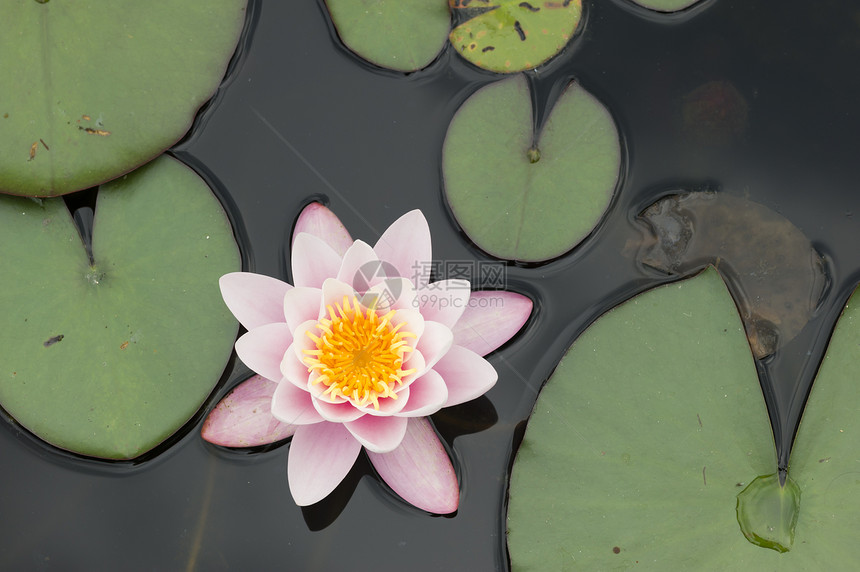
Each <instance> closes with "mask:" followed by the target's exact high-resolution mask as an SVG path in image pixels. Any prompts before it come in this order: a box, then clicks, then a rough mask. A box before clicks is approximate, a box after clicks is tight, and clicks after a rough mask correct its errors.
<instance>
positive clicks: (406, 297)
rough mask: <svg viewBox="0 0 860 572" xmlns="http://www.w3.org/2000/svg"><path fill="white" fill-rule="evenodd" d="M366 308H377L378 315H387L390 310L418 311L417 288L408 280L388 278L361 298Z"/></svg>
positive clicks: (375, 285)
mask: <svg viewBox="0 0 860 572" xmlns="http://www.w3.org/2000/svg"><path fill="white" fill-rule="evenodd" d="M361 303H362V304H363V305H364V306H365V307H368V308H369V307H371V306H374V305H375V306H376V308H377V311H378V313H380V314H385V313H386V312H388V311H390V310H411V311H415V312H417V311H418V302H417V298H416V295H415V286H414V285H413V284H412V281H411V280H407V279H406V278H399V277H395V278H386V279H384V280H381V281H379V282H378V283H376V284H374V285H373V287H372V288H370V289H369V290H368V291H367V292H365V294H364V295H363V296H362V297H361Z"/></svg>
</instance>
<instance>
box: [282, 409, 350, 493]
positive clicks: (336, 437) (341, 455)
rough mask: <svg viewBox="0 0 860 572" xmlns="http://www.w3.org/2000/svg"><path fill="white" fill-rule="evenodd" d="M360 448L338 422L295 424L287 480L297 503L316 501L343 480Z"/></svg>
mask: <svg viewBox="0 0 860 572" xmlns="http://www.w3.org/2000/svg"><path fill="white" fill-rule="evenodd" d="M360 451H361V444H360V443H359V442H358V441H356V440H355V438H354V437H353V436H352V435H351V434H350V432H349V431H347V430H346V428H345V427H344V426H343V425H341V424H340V423H327V422H325V421H324V422H322V423H315V424H313V425H300V426H299V427H297V428H296V434H295V435H293V441H292V443H290V454H289V460H288V461H287V480H288V482H289V483H290V493H292V495H293V500H295V501H296V504H297V505H299V506H307V505H310V504H314V503H315V502H319V501H321V500H322V499H324V498H325V497H327V496H328V494H329V493H330V492H332V491H333V490H334V489H335V487H337V485H339V484H340V482H341V481H342V480H343V478H344V477H345V476H346V474H347V473H348V472H349V470H350V469H351V468H352V465H353V464H355V460H356V459H357V458H358V453H359V452H360Z"/></svg>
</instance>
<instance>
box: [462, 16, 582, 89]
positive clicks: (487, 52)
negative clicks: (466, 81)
mask: <svg viewBox="0 0 860 572" xmlns="http://www.w3.org/2000/svg"><path fill="white" fill-rule="evenodd" d="M450 3H451V8H452V9H454V10H459V11H461V12H462V13H463V16H464V17H466V18H467V20H466V21H465V22H464V23H463V24H460V25H459V26H457V27H456V28H454V29H453V30H452V31H451V35H450V36H449V37H450V40H451V45H452V46H454V49H455V50H457V51H458V52H459V53H460V54H461V55H462V56H463V57H464V58H466V59H467V60H469V61H470V62H472V63H473V64H475V65H476V66H478V67H481V68H484V69H487V70H490V71H494V72H498V73H511V72H519V71H523V70H527V69H531V68H535V67H537V66H539V65H541V64H542V63H544V62H546V61H547V60H549V59H550V58H552V57H553V56H555V55H556V54H558V53H559V52H560V51H561V50H562V49H564V47H565V46H566V45H567V43H568V42H569V41H570V39H571V38H572V37H573V35H574V32H575V31H576V28H577V26H578V25H579V21H580V19H581V17H582V0H554V1H549V0H529V1H528V2H523V1H522V0H450Z"/></svg>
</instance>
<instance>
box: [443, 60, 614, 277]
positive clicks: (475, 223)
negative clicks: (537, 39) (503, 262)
mask: <svg viewBox="0 0 860 572" xmlns="http://www.w3.org/2000/svg"><path fill="white" fill-rule="evenodd" d="M620 166H621V145H620V142H619V138H618V131H617V129H616V127H615V122H614V121H613V120H612V116H611V115H610V114H609V111H608V110H607V109H606V108H605V107H604V106H603V105H602V104H601V103H600V102H599V101H598V100H597V99H595V97H594V96H592V95H591V94H589V93H588V92H587V91H585V89H583V88H582V87H581V86H580V85H579V84H578V83H572V84H570V85H569V86H568V87H567V89H566V90H565V91H564V92H563V93H562V95H561V96H560V97H559V98H558V101H557V102H556V104H555V107H554V108H553V110H552V112H551V114H550V116H549V118H548V119H547V120H546V122H545V124H544V126H543V128H542V129H541V131H540V133H539V134H535V132H534V121H533V119H532V103H531V97H530V95H529V88H528V84H527V83H526V79H525V77H524V76H522V75H518V76H515V77H512V78H509V79H506V80H504V81H500V82H496V83H494V84H491V85H488V86H486V87H484V88H482V89H480V90H479V91H478V92H476V93H475V94H474V95H472V96H471V97H470V98H469V99H468V100H467V101H466V102H465V103H464V104H463V105H462V107H460V109H459V110H458V111H457V113H456V115H455V116H454V119H453V120H452V121H451V125H450V126H449V127H448V134H447V136H446V137H445V143H444V147H443V150H442V172H443V176H444V183H445V196H446V198H447V199H448V203H449V204H450V205H451V210H452V211H453V213H454V217H455V218H456V219H457V222H458V223H459V224H460V225H461V226H462V227H463V230H464V231H465V232H466V234H468V235H469V238H471V239H472V240H473V241H474V242H475V244H477V245H478V246H479V247H480V248H482V249H483V250H485V251H486V252H488V253H490V254H492V255H494V256H498V257H499V258H507V259H512V260H523V261H542V260H547V259H550V258H554V257H556V256H559V255H561V254H563V253H565V252H566V251H568V250H570V249H571V248H573V247H574V246H576V245H577V244H578V243H579V242H580V241H581V240H582V239H583V238H585V237H586V236H587V235H588V234H589V233H590V232H591V231H592V230H593V229H594V227H595V226H596V225H597V223H598V222H599V220H600V218H601V217H602V216H603V213H604V211H605V210H606V208H607V207H608V206H609V202H610V200H611V198H612V194H613V192H614V191H615V186H616V183H617V181H618V176H619V170H620Z"/></svg>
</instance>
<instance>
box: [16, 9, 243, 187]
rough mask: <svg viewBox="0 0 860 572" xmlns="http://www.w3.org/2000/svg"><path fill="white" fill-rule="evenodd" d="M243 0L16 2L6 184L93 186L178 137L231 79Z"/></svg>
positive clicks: (136, 162)
mask: <svg viewBox="0 0 860 572" xmlns="http://www.w3.org/2000/svg"><path fill="white" fill-rule="evenodd" d="M245 4H246V0H211V1H207V2H174V1H172V0H150V1H148V2H138V1H137V0H113V1H111V2H107V3H105V2H99V1H96V0H76V1H75V2H61V1H54V2H38V1H36V2H33V1H26V0H19V1H16V2H10V3H6V4H5V5H4V7H3V26H4V32H3V34H0V73H2V75H3V77H5V78H15V79H14V81H8V80H7V81H3V82H0V192H4V193H9V194H15V195H28V196H42V197H44V196H55V195H62V194H65V193H69V192H72V191H77V190H80V189H85V188H88V187H92V186H95V185H98V184H99V183H102V182H104V181H107V180H110V179H112V178H114V177H117V176H119V175H121V174H123V173H126V172H128V171H130V170H132V169H134V168H135V167H137V166H139V165H142V164H143V163H145V162H146V161H148V160H150V159H152V158H153V157H155V156H157V155H158V154H160V153H161V152H162V151H164V150H165V149H167V148H168V147H170V146H171V145H172V144H173V143H175V142H176V141H178V140H179V139H180V138H181V137H182V136H183V135H184V134H185V132H186V131H188V128H189V127H190V126H191V122H192V120H193V119H194V115H195V113H196V112H197V110H198V109H199V108H200V106H202V105H203V104H204V103H205V102H206V101H207V100H208V99H209V98H210V97H211V96H212V94H213V93H214V91H215V89H216V88H217V87H218V84H219V83H220V82H221V79H222V78H223V76H224V72H225V70H226V68H227V64H228V62H229V60H230V56H231V55H232V53H233V51H234V50H235V47H236V43H237V41H238V39H239V34H240V32H241V30H242V25H243V23H244V15H245Z"/></svg>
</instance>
